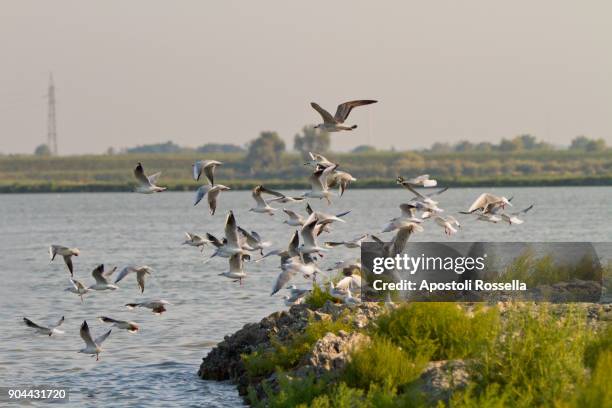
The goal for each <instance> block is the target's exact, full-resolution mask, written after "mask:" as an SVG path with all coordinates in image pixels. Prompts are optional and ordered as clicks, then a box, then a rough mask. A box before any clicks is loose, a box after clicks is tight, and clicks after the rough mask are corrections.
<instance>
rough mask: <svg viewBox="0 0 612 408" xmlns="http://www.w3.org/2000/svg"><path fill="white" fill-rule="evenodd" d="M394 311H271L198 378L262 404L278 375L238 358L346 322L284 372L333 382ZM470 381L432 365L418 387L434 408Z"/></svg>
mask: <svg viewBox="0 0 612 408" xmlns="http://www.w3.org/2000/svg"><path fill="white" fill-rule="evenodd" d="M552 306H553V307H554V308H555V311H556V312H558V313H560V314H563V313H564V311H565V310H566V309H567V307H568V305H563V304H559V305H552ZM395 307H397V306H395V305H388V304H387V305H383V304H380V303H361V304H357V305H351V306H348V305H344V304H336V303H332V302H329V301H328V302H327V303H325V305H323V306H322V307H321V308H318V309H312V308H310V307H308V306H307V305H304V304H301V305H294V306H292V307H291V308H290V309H288V310H283V311H279V312H275V313H273V314H271V315H269V316H267V317H265V318H263V319H262V320H261V321H260V322H258V323H249V324H246V325H245V326H244V327H243V328H242V329H240V330H238V331H237V332H235V333H234V334H232V335H229V336H225V338H224V340H223V341H221V342H220V343H219V344H217V346H216V347H214V348H213V349H212V350H211V351H210V353H209V354H208V355H207V356H206V357H205V358H203V361H202V364H201V366H200V369H199V371H198V375H199V377H201V378H202V379H204V380H214V381H231V382H233V383H234V384H236V386H237V389H238V392H239V394H240V395H242V396H243V397H245V402H246V403H249V398H248V395H249V394H250V395H251V396H252V395H253V394H255V395H256V397H257V399H258V400H260V401H261V400H265V399H266V395H267V394H266V390H267V392H270V390H272V391H275V390H277V389H278V384H279V380H278V378H277V374H276V373H271V374H268V375H263V376H253V375H252V374H249V373H248V370H247V367H246V366H245V363H244V361H243V357H242V356H244V355H247V356H248V355H251V354H252V353H255V352H257V351H259V352H261V351H262V350H271V349H273V347H274V344H279V343H280V344H282V343H287V342H288V341H289V340H291V338H292V337H294V336H295V335H296V334H299V333H303V332H304V331H305V330H306V327H307V326H308V325H309V324H310V323H312V322H317V321H331V322H334V321H338V320H343V319H344V320H346V323H347V324H349V325H350V327H351V328H353V329H354V331H353V330H350V329H349V330H339V331H338V332H337V333H331V332H329V333H326V334H324V335H323V336H322V337H321V338H319V339H318V340H316V342H314V344H313V345H312V347H311V348H310V350H309V351H308V352H306V353H305V354H304V355H303V356H302V357H301V358H300V360H299V362H298V363H297V364H296V365H295V366H294V367H291V369H289V370H287V371H285V372H284V374H286V375H287V376H288V378H298V377H301V378H305V377H307V376H309V375H314V376H315V377H317V378H318V377H319V376H323V375H325V376H327V377H328V378H329V377H331V378H333V377H334V376H337V375H338V374H339V373H341V372H342V369H343V368H344V367H345V366H346V364H347V362H348V361H350V355H351V352H352V351H353V350H355V349H356V348H359V347H361V346H363V345H365V344H367V343H368V342H369V341H370V338H369V337H368V334H366V333H367V330H364V328H366V327H367V326H368V325H371V324H376V323H375V321H376V318H377V317H379V316H381V314H383V313H386V312H387V311H388V310H389V309H391V308H395ZM458 307H460V308H463V309H464V310H466V313H468V314H469V313H470V309H471V308H472V307H473V305H472V304H461V305H458ZM496 307H497V308H498V309H499V311H500V313H501V315H502V316H503V314H504V313H505V311H506V310H509V309H511V308H514V307H516V304H515V303H505V302H499V303H498V304H497V305H496ZM580 307H584V308H585V310H586V317H587V320H588V321H589V322H591V323H593V322H595V323H597V322H598V321H600V320H607V321H610V320H612V305H610V304H598V303H590V304H580ZM469 377H470V374H469V373H468V370H467V369H466V361H464V360H447V361H431V362H429V363H428V364H427V366H426V367H425V369H424V370H423V372H422V374H421V377H420V381H419V382H418V383H419V385H418V387H419V390H420V391H421V392H422V393H423V394H424V395H426V396H427V399H428V400H430V401H431V402H432V404H434V405H435V402H436V401H438V400H444V401H448V399H449V397H450V396H451V395H452V393H453V392H454V391H455V390H458V389H462V388H464V387H466V385H467V384H468V382H469V379H470V378H469Z"/></svg>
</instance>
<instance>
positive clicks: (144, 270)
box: [115, 265, 153, 293]
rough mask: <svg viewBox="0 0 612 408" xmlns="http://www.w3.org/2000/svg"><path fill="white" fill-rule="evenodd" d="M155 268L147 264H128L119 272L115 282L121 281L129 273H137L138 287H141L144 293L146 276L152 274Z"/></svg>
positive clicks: (141, 291)
mask: <svg viewBox="0 0 612 408" xmlns="http://www.w3.org/2000/svg"><path fill="white" fill-rule="evenodd" d="M152 272H153V269H151V267H149V266H147V265H143V266H131V265H130V266H126V267H125V268H123V269H122V270H121V272H119V275H117V278H116V279H115V283H119V282H120V281H121V280H122V279H123V278H125V277H126V276H127V275H128V274H129V273H135V274H136V282H138V287H139V288H140V293H144V289H145V276H147V275H149V276H150V275H151V273H152Z"/></svg>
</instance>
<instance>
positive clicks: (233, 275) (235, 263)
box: [219, 254, 246, 285]
mask: <svg viewBox="0 0 612 408" xmlns="http://www.w3.org/2000/svg"><path fill="white" fill-rule="evenodd" d="M219 276H225V277H226V278H230V279H233V280H234V282H239V283H240V285H242V280H243V279H244V278H246V272H245V271H244V260H243V255H242V254H234V255H232V256H230V258H229V271H227V272H223V273H220V274H219Z"/></svg>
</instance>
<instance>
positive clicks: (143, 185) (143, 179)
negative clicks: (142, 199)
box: [134, 162, 166, 194]
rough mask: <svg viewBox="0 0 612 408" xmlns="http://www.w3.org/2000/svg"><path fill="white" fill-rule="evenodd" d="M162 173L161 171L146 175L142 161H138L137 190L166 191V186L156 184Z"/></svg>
mask: <svg viewBox="0 0 612 408" xmlns="http://www.w3.org/2000/svg"><path fill="white" fill-rule="evenodd" d="M160 175H161V172H158V173H155V174H151V175H150V176H147V175H145V172H144V168H143V167H142V163H140V162H138V164H137V165H136V168H135V169H134V177H136V180H138V186H137V187H136V192H137V193H142V194H153V193H161V192H162V191H166V187H159V186H157V185H155V183H157V179H158V178H159V176H160Z"/></svg>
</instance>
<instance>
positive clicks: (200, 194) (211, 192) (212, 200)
mask: <svg viewBox="0 0 612 408" xmlns="http://www.w3.org/2000/svg"><path fill="white" fill-rule="evenodd" d="M227 190H230V188H229V187H227V186H224V185H223V184H217V185H215V186H211V185H210V184H204V185H203V186H201V187H200V188H198V189H197V191H196V198H195V201H194V202H193V205H194V207H195V206H196V205H198V203H199V202H200V201H202V199H203V198H204V196H205V195H206V194H208V207H209V208H210V215H215V210H216V209H217V197H219V194H220V193H221V192H222V191H227Z"/></svg>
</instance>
